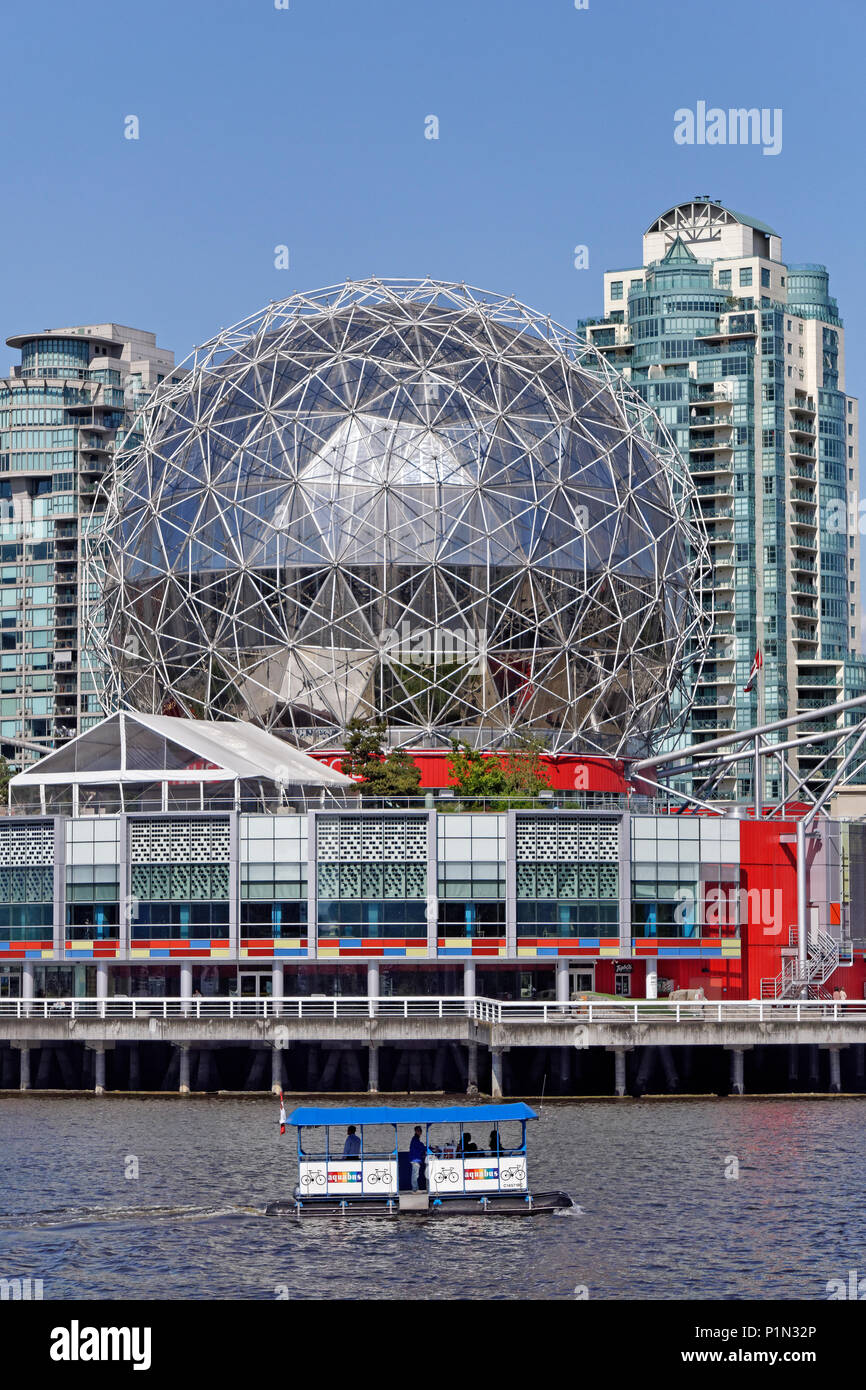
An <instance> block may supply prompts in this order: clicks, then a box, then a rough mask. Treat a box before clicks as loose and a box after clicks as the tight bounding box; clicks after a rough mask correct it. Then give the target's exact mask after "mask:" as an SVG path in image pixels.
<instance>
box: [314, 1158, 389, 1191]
mask: <svg viewBox="0 0 866 1390" xmlns="http://www.w3.org/2000/svg"><path fill="white" fill-rule="evenodd" d="M298 1186H299V1187H300V1189H301V1197H302V1198H303V1197H357V1196H358V1193H359V1192H361V1193H364V1195H368V1194H369V1195H371V1196H380V1197H387V1196H389V1195H390V1194H391V1193H394V1192H396V1191H397V1164H396V1163H395V1162H394V1161H393V1159H388V1158H381V1159H369V1160H368V1159H364V1161H363V1162H362V1161H361V1159H360V1158H355V1159H346V1160H343V1161H342V1162H335V1161H331V1162H329V1163H325V1162H323V1161H319V1162H316V1161H309V1162H306V1163H301V1165H300V1177H299V1180H298Z"/></svg>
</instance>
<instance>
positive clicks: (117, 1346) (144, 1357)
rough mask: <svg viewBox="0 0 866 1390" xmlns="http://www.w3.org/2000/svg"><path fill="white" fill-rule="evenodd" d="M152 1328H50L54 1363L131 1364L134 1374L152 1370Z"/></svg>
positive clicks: (74, 1323) (73, 1326)
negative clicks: (127, 1362) (117, 1362)
mask: <svg viewBox="0 0 866 1390" xmlns="http://www.w3.org/2000/svg"><path fill="white" fill-rule="evenodd" d="M150 1348H151V1329H150V1328H149V1327H82V1326H81V1324H80V1323H79V1322H78V1319H77V1318H73V1320H72V1322H71V1323H70V1324H69V1326H68V1327H54V1328H52V1329H51V1348H50V1351H49V1355H50V1357H51V1360H52V1361H131V1362H132V1369H133V1370H134V1371H149V1370H150Z"/></svg>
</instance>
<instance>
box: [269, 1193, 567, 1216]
mask: <svg viewBox="0 0 866 1390" xmlns="http://www.w3.org/2000/svg"><path fill="white" fill-rule="evenodd" d="M527 1197H529V1200H527ZM574 1205H575V1204H574V1200H573V1198H572V1197H570V1196H569V1194H568V1193H567V1192H534V1193H529V1194H527V1193H525V1192H515V1193H508V1192H502V1193H493V1194H491V1195H490V1196H487V1197H485V1198H483V1199H482V1198H480V1197H465V1196H464V1197H443V1198H441V1199H438V1200H437V1199H436V1198H435V1197H434V1198H432V1199H431V1201H430V1203H429V1205H428V1206H426V1207H420V1208H419V1207H417V1206H414V1207H412V1208H409V1209H407V1208H404V1209H403V1210H402V1211H401V1210H400V1207H399V1204H398V1200H397V1199H396V1198H392V1200H391V1201H390V1203H389V1202H387V1201H383V1200H382V1198H369V1199H364V1198H355V1199H354V1200H352V1201H349V1200H346V1201H342V1202H341V1201H339V1200H338V1199H337V1198H336V1197H334V1198H329V1197H314V1198H306V1199H304V1200H303V1201H299V1200H297V1199H296V1198H291V1199H289V1200H288V1201H281V1202H270V1203H269V1204H268V1205H267V1207H266V1208H265V1215H266V1216H292V1217H295V1218H301V1217H303V1218H306V1217H308V1216H349V1217H355V1216H384V1217H396V1216H427V1217H429V1216H432V1217H435V1218H436V1219H439V1218H440V1217H444V1216H545V1215H550V1214H551V1213H552V1212H556V1211H568V1210H570V1209H574Z"/></svg>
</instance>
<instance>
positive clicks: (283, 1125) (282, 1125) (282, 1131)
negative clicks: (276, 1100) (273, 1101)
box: [280, 1091, 286, 1134]
mask: <svg viewBox="0 0 866 1390" xmlns="http://www.w3.org/2000/svg"><path fill="white" fill-rule="evenodd" d="M285 1132H286V1107H285V1106H284V1105H283V1093H282V1091H280V1134H285Z"/></svg>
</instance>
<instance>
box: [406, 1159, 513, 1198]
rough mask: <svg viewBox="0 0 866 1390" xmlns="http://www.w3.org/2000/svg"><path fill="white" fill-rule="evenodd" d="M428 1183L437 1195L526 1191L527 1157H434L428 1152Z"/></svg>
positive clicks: (431, 1190)
mask: <svg viewBox="0 0 866 1390" xmlns="http://www.w3.org/2000/svg"><path fill="white" fill-rule="evenodd" d="M427 1185H428V1188H429V1190H430V1192H433V1193H436V1194H437V1195H438V1194H440V1193H441V1194H442V1195H445V1194H447V1193H450V1194H451V1195H452V1196H453V1195H454V1194H455V1193H457V1192H522V1191H525V1190H526V1156H525V1154H515V1155H514V1156H513V1157H511V1156H510V1155H508V1154H500V1155H498V1156H496V1155H490V1156H488V1155H486V1154H478V1155H477V1156H476V1155H473V1156H472V1157H471V1158H437V1157H436V1156H435V1155H433V1154H431V1155H430V1157H429V1158H428V1160H427Z"/></svg>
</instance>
